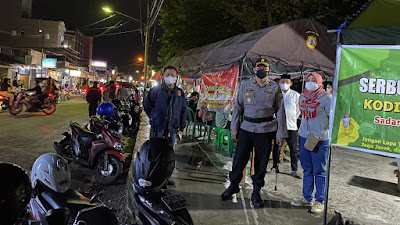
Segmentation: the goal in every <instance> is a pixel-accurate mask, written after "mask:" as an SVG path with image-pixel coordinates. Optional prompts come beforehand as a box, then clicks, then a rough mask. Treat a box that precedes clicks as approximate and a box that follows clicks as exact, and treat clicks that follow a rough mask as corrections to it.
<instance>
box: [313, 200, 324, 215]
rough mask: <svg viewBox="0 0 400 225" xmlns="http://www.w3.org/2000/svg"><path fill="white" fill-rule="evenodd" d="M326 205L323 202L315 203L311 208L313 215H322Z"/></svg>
mask: <svg viewBox="0 0 400 225" xmlns="http://www.w3.org/2000/svg"><path fill="white" fill-rule="evenodd" d="M324 208H325V207H324V205H323V204H322V203H321V202H315V203H314V205H313V206H312V207H311V212H312V213H322V212H323V211H324Z"/></svg>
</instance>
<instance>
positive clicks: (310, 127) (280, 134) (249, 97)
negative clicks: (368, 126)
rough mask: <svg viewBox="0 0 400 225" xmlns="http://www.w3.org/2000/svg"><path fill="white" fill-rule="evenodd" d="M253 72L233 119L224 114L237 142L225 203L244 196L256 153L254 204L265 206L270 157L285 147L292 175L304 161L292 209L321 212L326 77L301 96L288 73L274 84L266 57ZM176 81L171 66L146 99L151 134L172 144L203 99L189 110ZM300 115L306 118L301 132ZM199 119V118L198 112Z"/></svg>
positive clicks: (312, 80)
mask: <svg viewBox="0 0 400 225" xmlns="http://www.w3.org/2000/svg"><path fill="white" fill-rule="evenodd" d="M254 72H255V77H254V79H251V80H248V81H245V82H243V83H242V84H241V85H240V89H239V91H238V94H237V97H236V101H235V105H234V110H233V114H232V118H231V119H230V118H229V115H224V114H222V115H220V116H219V118H220V120H221V121H222V122H223V124H221V126H224V128H229V125H228V124H229V123H230V129H231V134H232V139H233V140H234V141H235V142H237V147H236V152H235V156H234V158H233V166H232V171H231V172H230V173H229V178H230V186H229V187H228V188H227V189H226V190H225V191H224V192H223V193H222V194H221V199H222V200H224V201H225V200H228V199H230V198H231V197H232V195H233V194H235V193H238V192H239V190H240V188H239V183H240V181H241V180H242V176H243V170H244V169H245V167H246V165H247V162H248V161H249V158H250V155H251V152H253V149H254V154H255V156H254V166H255V173H254V175H253V176H252V180H253V193H252V196H251V201H252V203H253V205H254V206H255V207H263V206H264V201H263V200H262V198H261V193H260V191H261V189H262V187H263V186H264V184H265V181H264V178H265V173H266V169H267V164H268V160H269V155H270V154H271V151H272V148H273V144H272V143H273V142H275V143H276V144H278V145H280V146H286V144H287V145H288V146H289V149H290V159H291V170H292V172H291V175H292V176H293V177H296V178H300V176H299V174H298V173H297V170H298V161H299V159H300V163H301V166H302V168H303V170H304V173H303V176H304V177H303V195H302V197H301V198H300V199H299V200H298V201H293V202H292V205H293V206H311V211H312V212H314V213H321V212H323V210H324V201H325V183H326V168H325V167H326V163H327V158H328V138H329V129H328V127H329V126H328V123H329V113H330V102H331V95H330V93H329V92H327V91H325V89H324V85H323V79H322V77H321V75H320V74H318V73H310V74H308V75H307V77H306V80H305V82H306V84H305V91H304V93H302V94H299V93H298V92H296V91H295V90H292V89H291V86H292V85H293V83H292V80H291V77H290V76H289V75H283V76H281V79H280V80H279V83H277V82H275V81H273V80H271V79H270V78H269V76H268V75H269V72H270V69H269V64H268V63H267V62H266V60H265V59H263V58H261V59H259V60H258V61H257V62H256V67H255V69H254ZM176 79H177V70H176V69H175V68H174V67H172V66H168V67H166V68H165V69H164V73H163V75H162V80H163V83H162V84H161V85H159V86H157V87H155V88H153V89H151V90H150V92H149V93H148V95H147V97H146V99H145V101H144V110H145V112H146V114H147V115H148V116H149V118H150V125H151V127H152V135H153V136H154V135H155V136H156V137H170V139H171V140H172V143H173V144H175V141H176V136H177V135H179V136H181V134H182V132H183V129H184V128H185V126H186V124H185V121H186V107H188V106H189V107H190V108H194V109H196V108H197V107H195V103H196V102H197V100H198V93H194V94H192V99H191V101H190V102H189V105H188V106H187V102H186V98H185V95H184V93H183V90H182V89H180V88H178V87H177V86H176V84H175V83H176ZM330 89H331V87H330ZM330 91H331V90H330ZM300 115H301V116H302V119H301V124H300V128H299V129H298V126H297V120H298V118H299V116H300ZM196 116H199V117H200V115H199V114H197V113H196ZM198 119H204V118H201V117H200V118H198ZM205 119H206V120H207V119H208V118H205ZM230 120H231V121H230ZM221 121H220V122H221ZM228 122H229V123H228ZM298 148H299V150H298ZM277 172H278V171H277ZM314 184H315V187H314ZM314 189H316V191H315V196H313V193H314ZM314 199H315V201H314Z"/></svg>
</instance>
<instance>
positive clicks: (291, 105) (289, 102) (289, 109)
mask: <svg viewBox="0 0 400 225" xmlns="http://www.w3.org/2000/svg"><path fill="white" fill-rule="evenodd" d="M279 85H280V87H281V90H282V94H283V102H284V106H285V114H286V125H287V129H288V138H287V139H286V141H287V143H288V145H289V149H290V164H291V168H292V172H291V173H290V175H291V176H293V177H295V178H300V176H299V175H298V174H297V164H298V162H299V151H298V149H297V142H298V141H297V140H298V138H297V119H298V118H299V116H300V105H299V97H300V94H299V93H298V92H297V91H295V90H292V89H290V87H291V86H292V85H293V83H292V80H291V79H290V75H287V74H284V75H282V76H281V79H280V80H279Z"/></svg>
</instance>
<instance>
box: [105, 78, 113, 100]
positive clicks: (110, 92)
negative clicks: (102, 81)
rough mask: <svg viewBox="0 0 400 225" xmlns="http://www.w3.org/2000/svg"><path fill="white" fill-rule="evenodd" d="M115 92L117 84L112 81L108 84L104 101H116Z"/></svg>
mask: <svg viewBox="0 0 400 225" xmlns="http://www.w3.org/2000/svg"><path fill="white" fill-rule="evenodd" d="M115 91H116V87H115V83H114V81H113V80H112V81H110V82H109V83H108V85H107V86H106V89H105V90H104V96H103V98H104V101H111V100H113V99H115V98H116V96H115Z"/></svg>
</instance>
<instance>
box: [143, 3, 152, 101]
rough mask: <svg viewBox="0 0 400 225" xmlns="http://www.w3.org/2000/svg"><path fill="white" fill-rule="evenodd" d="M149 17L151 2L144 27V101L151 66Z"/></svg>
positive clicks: (148, 4)
mask: <svg viewBox="0 0 400 225" xmlns="http://www.w3.org/2000/svg"><path fill="white" fill-rule="evenodd" d="M149 16H150V1H147V19H146V24H145V25H144V26H145V27H144V35H145V41H144V62H143V64H144V90H143V99H145V98H146V89H147V80H148V73H149V70H148V64H149V32H150V27H149V25H150V24H149V22H150V21H149V19H150V18H149Z"/></svg>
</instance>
